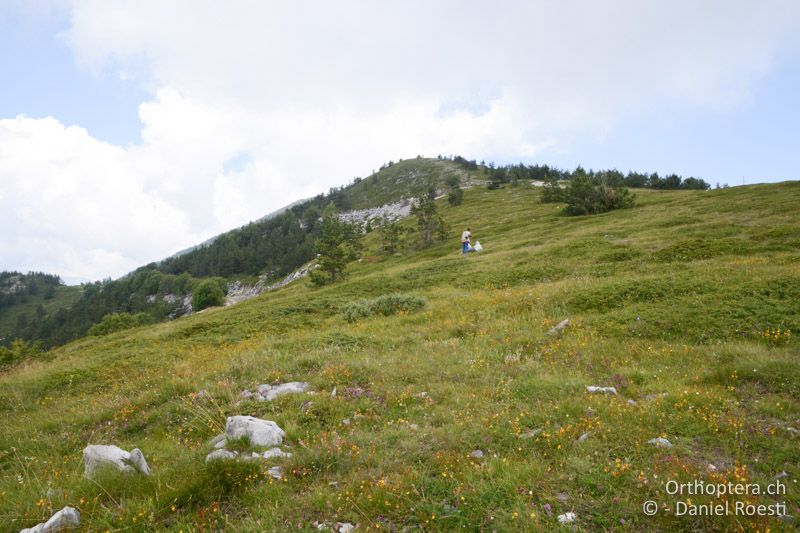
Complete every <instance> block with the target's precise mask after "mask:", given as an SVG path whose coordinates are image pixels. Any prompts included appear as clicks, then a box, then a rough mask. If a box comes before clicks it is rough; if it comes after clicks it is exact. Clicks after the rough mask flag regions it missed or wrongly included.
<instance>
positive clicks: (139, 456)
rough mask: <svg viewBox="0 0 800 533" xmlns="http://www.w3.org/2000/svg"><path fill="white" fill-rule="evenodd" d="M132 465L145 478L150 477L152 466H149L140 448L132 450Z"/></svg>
mask: <svg viewBox="0 0 800 533" xmlns="http://www.w3.org/2000/svg"><path fill="white" fill-rule="evenodd" d="M130 463H131V465H133V467H134V468H135V469H136V470H138V471H139V472H141V473H142V474H144V475H145V476H149V475H150V466H149V465H148V464H147V461H146V460H145V458H144V454H143V453H142V450H140V449H139V448H134V449H132V450H131V456H130Z"/></svg>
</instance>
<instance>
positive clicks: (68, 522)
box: [19, 506, 81, 533]
mask: <svg viewBox="0 0 800 533" xmlns="http://www.w3.org/2000/svg"><path fill="white" fill-rule="evenodd" d="M80 524H81V514H80V513H79V512H78V511H77V509H74V508H72V507H70V506H66V507H64V508H63V509H61V510H60V511H58V512H57V513H56V514H54V515H53V516H51V517H50V519H49V520H48V521H47V522H42V523H41V524H37V525H35V526H33V527H29V528H27V529H23V530H22V531H20V532H19V533H56V532H57V531H63V530H65V529H71V528H74V527H78V526H79V525H80Z"/></svg>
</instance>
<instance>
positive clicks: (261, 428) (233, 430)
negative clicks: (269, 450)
mask: <svg viewBox="0 0 800 533" xmlns="http://www.w3.org/2000/svg"><path fill="white" fill-rule="evenodd" d="M284 435H285V433H284V431H283V430H282V429H281V428H280V427H278V424H276V423H275V422H273V421H271V420H261V419H260V418H256V417H254V416H240V415H239V416H229V417H228V420H227V422H226V424H225V436H226V437H227V438H228V440H238V439H241V438H243V437H247V438H248V439H249V440H250V444H252V445H253V446H269V447H273V446H280V444H281V443H282V442H283V437H284Z"/></svg>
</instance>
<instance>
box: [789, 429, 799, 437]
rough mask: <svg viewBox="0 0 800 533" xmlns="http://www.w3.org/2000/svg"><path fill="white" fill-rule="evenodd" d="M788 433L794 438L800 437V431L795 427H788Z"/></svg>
mask: <svg viewBox="0 0 800 533" xmlns="http://www.w3.org/2000/svg"><path fill="white" fill-rule="evenodd" d="M786 431H788V432H789V433H790V434H791V435H792V437H796V436H798V435H800V430H797V429H795V428H793V427H788V426H787V427H786Z"/></svg>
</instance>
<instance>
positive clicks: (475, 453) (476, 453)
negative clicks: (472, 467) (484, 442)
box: [469, 450, 486, 459]
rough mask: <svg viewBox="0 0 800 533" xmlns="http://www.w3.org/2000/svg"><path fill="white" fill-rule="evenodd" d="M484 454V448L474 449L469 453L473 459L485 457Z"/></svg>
mask: <svg viewBox="0 0 800 533" xmlns="http://www.w3.org/2000/svg"><path fill="white" fill-rule="evenodd" d="M484 455H486V454H484V453H483V450H474V451H473V452H472V453H470V454H469V456H470V457H472V458H473V459H483V457H484Z"/></svg>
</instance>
